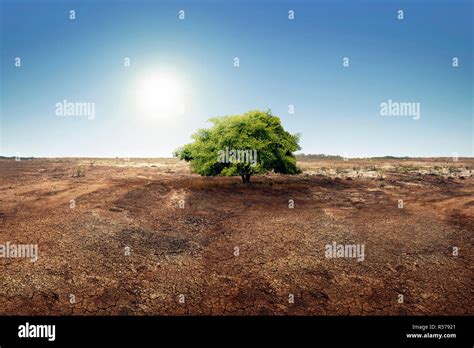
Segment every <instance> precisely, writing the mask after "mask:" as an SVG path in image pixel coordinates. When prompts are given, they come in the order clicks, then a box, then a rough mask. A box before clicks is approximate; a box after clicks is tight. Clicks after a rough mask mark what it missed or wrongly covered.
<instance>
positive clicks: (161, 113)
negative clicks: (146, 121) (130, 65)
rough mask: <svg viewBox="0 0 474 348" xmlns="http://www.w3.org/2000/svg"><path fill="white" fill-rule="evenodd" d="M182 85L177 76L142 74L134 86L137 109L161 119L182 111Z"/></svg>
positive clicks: (156, 73)
mask: <svg viewBox="0 0 474 348" xmlns="http://www.w3.org/2000/svg"><path fill="white" fill-rule="evenodd" d="M183 99H184V93H183V86H182V84H181V82H180V80H179V79H178V77H177V76H174V75H173V74H169V73H160V72H153V73H147V74H144V75H143V76H142V77H141V78H140V79H139V81H138V86H137V88H136V102H137V106H138V109H139V111H140V112H141V113H142V114H144V115H146V116H150V117H153V118H158V119H163V118H167V117H170V116H174V115H177V114H181V113H183V112H184V100H183Z"/></svg>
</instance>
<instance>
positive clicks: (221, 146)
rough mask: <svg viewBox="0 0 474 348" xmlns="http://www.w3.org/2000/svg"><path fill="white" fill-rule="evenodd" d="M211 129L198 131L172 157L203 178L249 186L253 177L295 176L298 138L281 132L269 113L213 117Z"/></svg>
mask: <svg viewBox="0 0 474 348" xmlns="http://www.w3.org/2000/svg"><path fill="white" fill-rule="evenodd" d="M209 121H210V122H212V123H213V124H214V125H213V126H212V127H211V128H209V129H200V130H198V131H197V132H196V133H195V134H194V135H193V136H192V138H193V139H194V142H193V143H190V144H186V145H184V146H182V147H180V148H178V149H177V150H176V151H175V152H174V156H176V157H178V158H180V159H182V160H185V161H187V162H190V164H191V170H192V171H194V172H195V173H198V174H201V175H205V176H217V175H226V176H237V175H238V176H241V178H242V181H243V182H244V183H248V182H250V176H251V175H253V174H262V173H267V172H269V171H272V170H273V171H274V172H276V173H283V174H297V173H299V172H300V170H299V169H298V168H297V167H296V159H295V156H294V155H293V152H294V151H297V150H300V146H299V145H298V142H299V135H298V134H295V135H292V134H290V133H288V132H287V131H285V130H284V129H283V127H282V125H281V122H280V118H279V117H277V116H274V115H272V114H271V112H270V111H266V112H262V111H259V110H254V111H249V112H247V113H245V114H243V115H235V116H224V117H215V118H211V119H210V120H209Z"/></svg>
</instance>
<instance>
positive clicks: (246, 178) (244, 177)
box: [241, 174, 250, 184]
mask: <svg viewBox="0 0 474 348" xmlns="http://www.w3.org/2000/svg"><path fill="white" fill-rule="evenodd" d="M241 177H242V183H243V184H250V174H245V175H241Z"/></svg>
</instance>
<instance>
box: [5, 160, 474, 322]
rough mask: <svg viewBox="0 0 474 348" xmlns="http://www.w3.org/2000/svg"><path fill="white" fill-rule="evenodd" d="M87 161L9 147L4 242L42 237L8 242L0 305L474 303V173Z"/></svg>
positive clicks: (138, 307) (45, 309)
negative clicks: (24, 254) (237, 169)
mask: <svg viewBox="0 0 474 348" xmlns="http://www.w3.org/2000/svg"><path fill="white" fill-rule="evenodd" d="M79 162H80V161H79V160H72V159H71V160H66V159H57V160H25V161H14V160H1V161H0V173H1V174H0V244H2V243H6V242H10V243H17V244H37V245H38V250H39V257H38V260H37V261H36V262H31V261H30V260H28V259H24V258H23V259H22V258H0V266H1V273H0V274H1V275H0V277H1V282H0V314H2V315H22V314H27V315H58V314H59V315H69V314H73V315H145V314H158V315H162V314H164V315H227V314H229V315H286V314H290V315H404V314H415V315H425V314H431V315H434V314H437V315H467V314H470V315H472V314H473V313H474V308H473V307H474V301H473V289H474V286H473V278H474V277H473V266H472V265H473V256H474V255H473V250H474V249H473V231H474V177H472V174H469V175H467V176H453V177H445V176H443V175H435V174H426V173H424V174H420V173H418V174H416V173H413V172H407V171H403V170H392V171H391V170H390V169H387V170H385V171H384V174H383V175H382V176H379V177H371V176H364V175H357V176H356V177H354V178H349V177H344V175H337V176H339V177H334V176H330V175H321V174H318V175H316V174H314V173H313V174H308V173H307V174H303V175H299V176H294V177H291V176H278V175H268V176H261V177H256V178H254V180H253V181H254V182H253V183H252V185H250V186H242V185H241V184H240V183H239V179H238V178H201V177H199V176H196V175H194V174H190V173H189V172H188V170H187V169H186V168H185V167H180V165H179V164H177V163H176V162H170V163H171V164H169V165H168V164H166V163H161V162H160V163H156V164H150V162H149V161H148V163H147V164H145V165H143V166H139V165H136V166H135V165H128V164H127V165H122V164H117V163H116V162H115V161H113V160H110V161H109V162H107V163H101V162H98V163H96V162H94V161H91V162H90V164H88V162H84V161H83V162H82V163H83V164H82V167H81V168H82V169H81V174H80V176H73V173H76V171H77V168H78V163H79ZM165 162H166V161H165ZM84 163H85V164H84ZM459 165H460V166H461V165H462V166H465V168H467V169H469V171H468V173H472V167H473V160H472V159H471V160H468V163H462V164H461V163H460V164H459ZM326 166H331V164H326ZM440 166H442V165H440ZM395 167H396V166H395ZM74 175H75V174H74ZM400 199H401V200H403V208H402V209H400V208H399V203H400V202H399V200H400ZM71 200H74V202H73V203H74V205H72V204H71ZM180 200H183V201H184V208H180V206H179V201H180ZM289 200H293V202H294V208H293V209H290V208H289ZM71 206H74V207H71ZM333 242H336V243H338V244H363V245H364V251H365V253H364V254H365V255H364V256H365V258H364V261H361V262H358V261H357V260H356V259H354V258H326V257H325V246H326V245H327V244H331V243H333ZM455 247H456V248H458V255H457V256H455V255H453V248H455ZM399 295H403V302H402V303H399V299H400V297H399ZM291 297H294V301H290V298H291ZM292 302H293V303H292Z"/></svg>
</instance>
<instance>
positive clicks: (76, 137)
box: [0, 0, 474, 157]
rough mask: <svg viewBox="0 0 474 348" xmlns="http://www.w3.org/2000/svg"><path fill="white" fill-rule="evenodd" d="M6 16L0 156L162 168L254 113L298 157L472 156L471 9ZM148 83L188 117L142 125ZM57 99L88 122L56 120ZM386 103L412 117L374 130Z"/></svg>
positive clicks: (7, 4) (261, 3)
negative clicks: (160, 77)
mask: <svg viewBox="0 0 474 348" xmlns="http://www.w3.org/2000/svg"><path fill="white" fill-rule="evenodd" d="M0 2H1V46H0V48H1V53H0V54H1V94H0V101H1V105H0V112H1V134H0V135H1V143H0V145H1V148H0V154H1V155H20V156H38V157H42V156H45V157H56V156H58V157H60V156H61V157H62V156H71V157H76V156H87V157H116V156H119V157H129V156H130V157H163V156H171V153H172V151H173V149H175V148H176V147H178V146H180V145H183V144H184V143H187V142H189V141H190V136H191V134H192V133H194V132H195V131H196V130H197V129H198V128H201V127H206V126H208V125H209V124H208V123H207V120H208V119H209V118H210V117H214V116H222V115H232V114H240V113H243V112H245V111H248V110H252V109H257V108H258V109H263V110H266V109H271V110H272V112H273V113H274V114H275V115H278V116H280V117H281V119H282V122H283V125H284V126H285V128H286V129H288V130H289V131H290V132H292V133H301V146H302V152H305V153H327V154H341V155H342V154H345V155H347V156H349V157H357V156H383V155H394V156H451V155H452V154H453V153H454V152H456V153H458V154H459V155H460V156H473V154H474V145H473V105H472V104H473V86H472V84H473V66H472V65H473V52H472V48H473V36H474V34H473V27H472V22H473V5H472V4H473V2H472V1H468V0H465V1H461V0H449V1H448V0H446V1H440V0H438V1H437V0H433V1H383V2H382V1H376V0H372V1H362V0H354V1H350V2H349V1H342V0H339V1H338V0H336V1H316V0H314V1H281V0H280V1H270V0H254V1H244V0H242V1H217V0H212V1H211V0H200V1H184V0H180V1H140V0H139V1H104V0H103V1H90V0H82V1H49V0H48V1H46V0H35V1H33V0H26V1H25V0H15V1H12V0H0ZM71 9H72V10H75V12H76V18H75V20H70V19H69V11H70V10H71ZM181 9H183V10H185V16H186V17H185V19H184V20H180V19H179V18H178V11H179V10H181ZM399 9H401V10H403V11H404V19H403V20H398V19H397V11H398V10H399ZM289 10H294V11H295V19H294V20H289V19H288V11H289ZM16 57H20V58H21V67H16V66H15V58H16ZM125 57H130V59H131V65H130V66H129V67H124V58H125ZM234 57H239V59H240V66H239V67H234V65H233V59H234ZM343 57H348V58H349V67H343V64H342V63H343ZM453 57H458V59H459V67H457V68H454V67H452V58H453ZM156 71H158V72H165V73H166V74H167V75H168V76H172V79H176V80H177V81H179V84H180V86H181V87H180V91H181V92H180V97H179V98H180V101H181V103H183V104H185V110H184V112H182V113H174V112H172V113H171V115H168V114H167V115H157V117H150V115H147V116H146V117H145V116H144V115H142V108H141V105H138V103H139V102H137V100H136V99H137V98H136V95H137V86H139V85H141V84H140V83H141V82H140V81H143V80H146V78H147V76H148V74H149V73H154V72H156ZM64 99H66V100H68V101H72V102H79V101H82V102H83V101H87V102H93V103H95V109H96V111H95V117H94V118H93V119H89V118H88V117H81V116H68V117H64V116H58V115H56V114H55V105H56V103H58V102H62V101H63V100H64ZM389 99H391V100H393V101H399V102H417V103H419V105H420V109H421V115H420V118H419V119H418V120H414V119H413V118H412V117H406V116H405V117H400V116H399V117H387V116H385V117H384V116H381V115H380V104H381V103H382V102H386V101H388V100H389ZM290 104H292V105H294V107H295V113H294V114H289V112H288V106H289V105H290Z"/></svg>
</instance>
